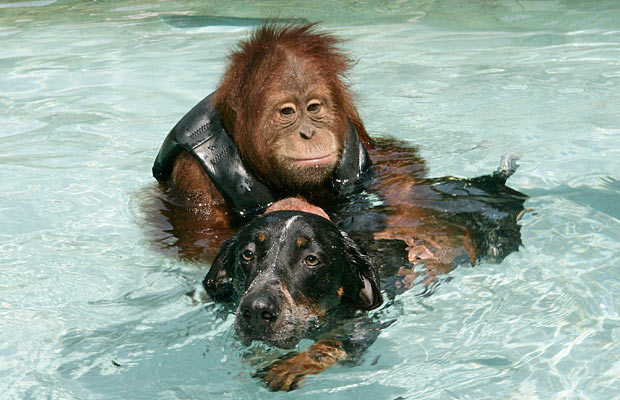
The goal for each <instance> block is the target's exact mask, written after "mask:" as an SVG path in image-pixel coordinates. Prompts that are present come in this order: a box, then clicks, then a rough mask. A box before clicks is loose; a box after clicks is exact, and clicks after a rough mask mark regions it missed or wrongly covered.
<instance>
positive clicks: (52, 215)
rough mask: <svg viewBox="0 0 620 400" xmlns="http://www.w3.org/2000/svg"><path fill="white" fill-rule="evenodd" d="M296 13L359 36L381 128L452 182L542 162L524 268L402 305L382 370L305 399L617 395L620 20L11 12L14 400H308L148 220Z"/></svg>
mask: <svg viewBox="0 0 620 400" xmlns="http://www.w3.org/2000/svg"><path fill="white" fill-rule="evenodd" d="M274 15H276V16H280V17H282V18H299V19H304V20H309V21H314V20H321V21H323V24H322V25H321V26H322V28H324V29H326V30H329V31H331V32H334V33H335V34H337V35H338V36H340V37H342V38H344V39H347V42H346V43H345V44H344V47H345V49H346V50H347V52H349V53H350V54H351V55H352V56H353V58H354V59H356V60H357V63H356V65H355V67H354V68H353V70H352V71H351V73H350V83H351V85H352V87H353V89H354V91H355V92H356V94H357V100H358V105H359V110H360V112H361V114H362V117H363V119H364V121H365V123H366V125H367V128H368V130H369V132H371V133H373V134H391V135H394V136H397V137H399V138H402V139H406V140H409V141H411V142H412V143H415V144H417V145H418V146H419V147H420V151H421V154H422V156H423V157H424V158H425V159H426V160H427V162H428V167H429V170H430V175H431V176H443V175H457V176H464V177H473V176H477V175H481V174H485V173H488V172H490V171H492V170H494V169H495V168H496V166H497V164H498V162H499V159H500V157H501V156H502V155H503V154H505V153H509V152H513V153H519V154H521V161H520V163H521V167H520V169H519V170H518V171H517V173H516V174H515V175H514V176H513V177H512V178H510V180H509V184H510V185H511V186H512V187H514V188H515V189H518V190H520V191H522V192H524V193H527V194H529V195H530V196H531V198H530V199H529V200H528V202H527V203H526V206H527V207H530V208H532V209H533V212H531V213H529V214H528V215H526V216H525V217H524V218H523V220H522V222H521V223H522V225H523V228H522V231H521V232H522V237H523V242H524V245H523V247H522V248H521V249H520V251H519V252H517V253H513V254H511V255H510V256H509V257H508V258H507V259H506V260H504V261H503V262H502V263H501V264H499V265H494V264H481V265H478V266H476V267H475V268H458V269H457V270H455V271H453V272H452V273H451V276H452V278H453V279H452V280H451V281H450V282H447V283H445V284H443V285H442V286H440V287H439V288H438V290H437V291H436V293H435V294H434V295H432V296H430V297H428V298H421V297H418V296H415V293H413V292H411V293H406V294H404V295H402V296H400V297H398V299H397V301H396V303H395V304H394V305H393V306H392V307H390V308H388V309H387V310H385V311H383V314H384V315H383V317H382V318H385V319H389V318H396V319H397V322H396V323H394V324H393V325H391V326H390V327H389V328H387V329H385V330H384V331H383V332H382V334H381V335H380V336H379V338H378V340H377V341H376V342H375V344H374V345H373V346H372V347H371V348H370V349H369V351H368V352H367V354H366V355H365V357H364V361H363V362H362V363H361V365H358V366H354V367H349V366H337V367H334V368H332V369H330V370H329V371H327V372H325V373H322V374H321V375H318V376H310V377H308V378H307V379H306V381H305V384H304V385H303V387H302V388H301V389H299V390H297V391H296V392H293V393H291V394H289V395H288V396H291V395H292V396H295V397H296V398H297V397H299V398H310V399H321V398H325V397H327V396H328V395H329V396H330V398H342V399H350V398H372V399H375V398H376V399H395V398H407V399H412V398H416V399H434V398H439V399H452V398H457V399H464V398H471V399H482V398H493V399H495V398H514V399H551V398H553V399H577V398H583V399H612V398H613V399H618V398H619V395H618V393H620V344H619V343H620V315H619V313H620V311H619V310H620V301H619V296H620V271H619V267H620V266H619V264H618V259H619V255H620V206H618V201H619V199H620V109H619V107H618V104H620V3H618V2H617V1H579V2H577V1H559V0H558V1H535V2H524V1H504V2H489V1H383V2H376V3H373V2H367V3H364V2H349V1H347V2H339V3H334V2H329V1H322V2H321V1H320V2H313V3H308V2H297V1H289V2H286V3H284V2H272V1H264V2H260V3H254V4H248V3H247V2H242V1H232V2H228V3H227V4H226V5H222V4H220V2H198V1H194V2H177V1H170V2H145V1H125V2H120V1H114V2H71V1H54V0H43V1H19V0H15V1H12V2H11V1H3V2H0V44H1V49H2V51H0V170H1V172H0V179H1V181H0V184H1V187H2V191H1V192H0V271H1V274H0V397H1V398H3V399H4V398H6V399H41V398H53V399H86V398H88V399H91V398H92V399H96V398H101V399H115V398H117V399H153V398H162V399H164V398H166V399H184V398H201V399H224V398H231V399H244V398H251V399H260V398H271V397H273V396H279V397H285V396H287V394H282V393H280V394H273V393H270V392H268V391H267V390H266V389H265V388H264V387H262V386H261V385H260V384H258V383H257V382H256V381H255V380H254V379H252V378H251V374H252V372H253V370H252V368H251V365H249V363H248V362H246V361H244V360H245V359H244V353H246V352H247V349H244V348H243V346H242V345H241V344H240V343H238V342H237V341H236V339H235V337H234V335H233V333H232V329H231V323H232V321H231V318H230V317H228V318H226V316H222V315H221V314H220V313H219V312H218V308H217V307H215V306H214V305H213V304H211V303H209V302H207V303H204V302H202V301H201V299H200V298H199V294H200V293H199V291H198V292H196V293H197V294H195V295H194V296H193V297H192V296H187V295H186V293H188V292H192V291H193V290H194V289H196V288H199V286H200V281H201V280H202V278H203V277H204V275H205V273H206V269H207V266H205V265H196V264H193V263H191V262H187V261H182V260H179V259H177V258H175V257H174V256H173V255H170V254H162V253H161V252H158V251H157V250H155V248H154V246H152V245H151V243H150V240H151V239H150V238H149V237H148V235H146V234H145V230H144V224H145V216H144V215H143V211H141V210H142V208H141V206H140V205H141V203H142V202H143V201H144V200H145V199H146V198H148V196H151V195H153V192H154V190H155V189H154V188H155V182H154V179H153V178H152V177H151V172H150V169H151V165H152V161H153V159H154V157H155V155H156V153H157V151H158V149H159V146H160V144H161V141H162V140H163V138H164V137H165V134H166V133H167V132H168V130H169V129H170V128H171V127H172V126H173V125H174V124H175V123H176V121H177V120H178V119H179V118H180V117H181V116H182V115H183V114H184V113H185V112H186V111H187V110H189V108H190V107H191V106H193V105H194V104H195V103H196V102H197V101H199V100H200V99H202V98H203V97H204V96H205V95H206V94H208V93H209V92H210V91H212V90H213V88H214V87H215V86H216V84H217V82H218V79H219V76H220V74H221V72H222V69H223V66H224V64H225V62H226V60H225V56H226V54H227V52H228V51H229V50H230V49H231V47H232V46H233V45H234V43H235V42H236V41H238V40H239V39H240V38H243V37H245V36H246V35H247V33H248V30H249V29H250V27H251V26H252V24H254V23H256V20H255V19H256V18H264V17H272V16H274ZM218 17H220V18H218ZM221 17H236V18H232V19H231V18H221Z"/></svg>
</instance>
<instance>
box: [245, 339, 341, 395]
mask: <svg viewBox="0 0 620 400" xmlns="http://www.w3.org/2000/svg"><path fill="white" fill-rule="evenodd" d="M344 358H346V352H345V351H344V350H343V349H342V343H340V342H338V341H327V340H325V341H319V342H317V343H315V344H313V345H312V346H310V347H309V348H308V350H306V351H304V352H303V353H299V354H294V355H293V356H289V357H287V358H285V359H281V360H278V361H276V362H274V363H273V364H271V365H269V366H268V367H267V368H265V369H264V370H262V371H259V372H257V373H256V374H255V375H254V376H255V377H257V378H259V379H261V380H262V381H263V382H265V384H266V385H267V387H268V388H269V390H271V391H278V390H283V391H290V390H294V389H297V388H298V387H299V384H300V382H301V381H302V380H303V379H304V377H305V376H306V375H311V374H318V373H319V372H322V371H325V370H326V369H328V368H329V367H331V366H332V365H334V364H335V363H336V362H338V361H340V360H343V359H344Z"/></svg>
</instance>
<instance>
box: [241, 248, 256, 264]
mask: <svg viewBox="0 0 620 400" xmlns="http://www.w3.org/2000/svg"><path fill="white" fill-rule="evenodd" d="M241 258H243V260H244V261H252V260H253V259H254V252H253V251H252V250H244V251H243V252H242V253H241Z"/></svg>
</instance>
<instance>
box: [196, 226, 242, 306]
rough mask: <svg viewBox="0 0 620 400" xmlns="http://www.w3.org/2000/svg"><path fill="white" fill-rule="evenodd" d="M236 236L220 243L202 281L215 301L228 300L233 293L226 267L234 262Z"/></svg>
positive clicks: (230, 278)
mask: <svg viewBox="0 0 620 400" xmlns="http://www.w3.org/2000/svg"><path fill="white" fill-rule="evenodd" d="M236 245H237V240H236V237H233V238H232V239H228V240H227V241H225V242H224V244H222V247H221V248H220V252H219V253H217V256H216V257H215V260H213V264H211V269H210V270H209V272H208V273H207V276H206V277H205V279H204V280H203V281H202V285H203V286H204V288H205V290H206V291H207V294H208V295H209V297H211V298H212V299H213V300H217V301H226V300H229V299H230V298H231V296H232V294H233V286H232V277H231V276H229V271H228V268H229V267H232V266H233V263H234V262H235V258H234V255H235V247H236Z"/></svg>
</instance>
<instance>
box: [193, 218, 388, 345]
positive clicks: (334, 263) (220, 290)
mask: <svg viewBox="0 0 620 400" xmlns="http://www.w3.org/2000/svg"><path fill="white" fill-rule="evenodd" d="M203 284H204V286H205V288H206V290H207V292H208V293H209V295H210V296H211V297H214V298H218V297H219V298H222V297H226V296H230V295H232V296H233V297H235V298H236V299H237V300H238V302H239V303H238V307H237V310H236V315H235V329H236V331H237V334H238V335H239V337H240V338H241V340H242V341H243V342H244V343H246V344H249V343H250V342H251V341H252V340H261V341H264V342H267V343H270V344H272V345H275V346H278V347H282V348H291V347H294V346H295V345H297V343H298V342H299V340H300V339H302V338H303V337H305V336H306V334H307V333H309V332H310V331H312V330H313V329H316V328H318V327H320V326H321V324H322V322H323V321H324V318H325V317H326V316H327V315H329V314H330V313H331V312H333V311H335V310H336V309H338V308H339V307H349V308H353V309H361V310H370V309H373V308H376V307H378V306H379V305H380V304H381V303H382V301H383V299H382V297H381V292H380V288H379V277H378V273H377V269H376V267H374V266H373V265H372V263H371V262H370V261H369V260H368V259H367V257H365V256H364V255H363V254H362V253H361V252H360V251H359V249H358V247H357V246H356V244H355V243H354V242H353V241H352V240H351V239H350V238H349V237H348V236H347V235H346V234H344V233H343V232H341V231H340V230H339V229H338V228H337V227H336V226H335V225H334V224H333V223H332V222H330V221H329V220H327V219H325V218H323V217H320V216H317V215H315V214H310V213H305V212H299V211H276V212H272V213H268V214H266V215H263V216H261V217H259V218H257V219H256V220H254V221H253V222H251V223H250V224H248V225H246V226H245V227H244V228H242V229H241V231H240V232H239V233H238V234H237V235H236V236H234V237H233V238H232V239H230V240H229V241H227V242H226V243H224V245H223V246H222V249H221V250H220V253H219V254H218V255H217V257H216V259H215V261H214V262H213V265H212V266H211V270H210V271H209V273H208V274H207V276H206V278H205V280H204V282H203Z"/></svg>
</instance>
